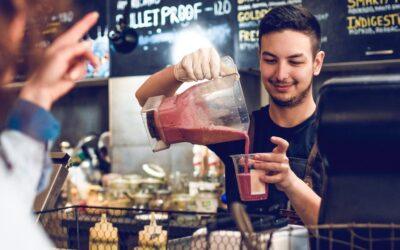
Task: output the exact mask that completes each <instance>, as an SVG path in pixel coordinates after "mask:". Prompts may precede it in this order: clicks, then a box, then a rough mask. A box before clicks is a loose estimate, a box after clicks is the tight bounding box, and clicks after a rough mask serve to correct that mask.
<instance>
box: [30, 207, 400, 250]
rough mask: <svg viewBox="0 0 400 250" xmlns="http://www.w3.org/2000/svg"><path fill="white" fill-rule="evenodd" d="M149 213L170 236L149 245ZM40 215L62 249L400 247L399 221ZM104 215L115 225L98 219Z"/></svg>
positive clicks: (82, 211) (95, 212) (138, 213)
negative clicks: (248, 223)
mask: <svg viewBox="0 0 400 250" xmlns="http://www.w3.org/2000/svg"><path fill="white" fill-rule="evenodd" d="M151 212H155V215H154V216H155V219H156V221H157V224H158V225H159V226H162V230H164V231H165V232H166V235H165V238H163V233H162V231H161V229H157V230H158V231H157V230H154V231H153V232H151V233H152V234H151V237H150V238H147V239H146V241H147V243H148V245H147V246H146V245H145V246H144V247H143V244H141V246H142V247H141V248H140V247H138V246H139V241H142V243H143V239H140V237H141V236H143V235H140V233H139V232H140V231H141V230H143V229H144V228H145V226H148V225H149V224H150V219H151V216H150V213H151ZM37 215H38V220H39V221H40V223H41V224H42V225H43V227H44V229H45V231H46V232H47V234H48V235H49V237H50V239H51V240H52V241H53V243H54V245H55V247H57V248H60V249H99V250H100V249H120V250H123V249H179V250H180V249H182V250H184V249H273V250H277V249H279V250H281V249H290V250H291V249H296V250H297V249H317V250H319V249H400V242H399V241H400V237H399V235H400V225H396V224H332V225H318V226H310V227H307V228H306V227H303V226H297V225H289V226H288V225H286V224H285V221H283V220H280V222H279V220H276V218H275V217H272V216H260V215H257V217H256V220H254V219H252V222H253V225H255V224H257V223H258V224H262V225H263V227H259V229H258V232H256V233H251V234H249V233H244V232H243V233H240V232H239V231H237V230H236V227H235V224H234V221H232V219H230V221H228V222H227V221H226V218H229V217H230V215H229V214H227V213H222V214H221V213H219V214H209V213H195V212H176V211H155V210H143V209H141V210H138V209H130V208H103V207H86V206H73V207H67V208H61V209H55V210H49V211H44V212H40V213H38V214H37ZM102 217H103V219H104V218H106V220H107V223H111V224H112V225H111V224H107V223H103V224H98V223H99V222H101V221H102ZM221 218H225V223H222V224H221V223H219V224H220V225H219V226H215V225H218V223H217V222H218V221H221ZM222 220H224V219H222ZM254 221H256V223H254ZM96 223H97V224H96ZM96 225H97V226H96ZM210 225H214V226H210ZM254 228H255V229H256V228H257V227H256V226H255V227H254ZM104 229H108V230H106V231H104ZM166 238H168V241H167V239H166Z"/></svg>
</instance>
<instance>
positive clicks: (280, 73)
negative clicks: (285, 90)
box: [275, 62, 289, 82]
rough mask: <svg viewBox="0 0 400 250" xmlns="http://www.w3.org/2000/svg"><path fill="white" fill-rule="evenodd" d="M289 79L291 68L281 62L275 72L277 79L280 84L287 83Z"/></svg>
mask: <svg viewBox="0 0 400 250" xmlns="http://www.w3.org/2000/svg"><path fill="white" fill-rule="evenodd" d="M288 78H289V67H288V65H286V64H285V63H284V62H279V63H278V64H277V67H276V70H275V79H276V80H277V81H278V82H285V81H286V80H287V79H288Z"/></svg>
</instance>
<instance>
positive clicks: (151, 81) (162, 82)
mask: <svg viewBox="0 0 400 250" xmlns="http://www.w3.org/2000/svg"><path fill="white" fill-rule="evenodd" d="M181 84H182V83H181V82H178V81H177V80H176V79H175V76H174V68H173V66H170V67H168V68H165V69H163V70H161V71H159V72H157V73H155V74H153V75H152V76H150V77H149V78H148V79H147V80H146V81H145V82H144V83H143V85H142V86H140V88H139V89H138V90H137V91H136V94H135V95H136V98H137V100H138V101H139V104H140V106H143V105H144V104H145V103H146V101H147V99H148V98H149V97H152V96H158V95H165V96H173V95H174V94H175V92H176V90H177V89H178V88H179V86H180V85H181Z"/></svg>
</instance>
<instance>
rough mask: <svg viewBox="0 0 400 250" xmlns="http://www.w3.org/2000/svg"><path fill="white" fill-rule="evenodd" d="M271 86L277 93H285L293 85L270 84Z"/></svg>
mask: <svg viewBox="0 0 400 250" xmlns="http://www.w3.org/2000/svg"><path fill="white" fill-rule="evenodd" d="M272 86H274V88H275V89H276V90H278V91H279V92H286V91H288V90H289V88H290V87H292V86H293V84H272Z"/></svg>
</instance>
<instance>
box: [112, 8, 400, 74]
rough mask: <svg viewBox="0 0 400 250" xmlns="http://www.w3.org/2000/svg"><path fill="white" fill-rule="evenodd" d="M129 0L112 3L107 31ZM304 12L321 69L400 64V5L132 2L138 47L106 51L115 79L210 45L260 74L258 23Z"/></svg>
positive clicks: (145, 71) (144, 71) (149, 71)
mask: <svg viewBox="0 0 400 250" xmlns="http://www.w3.org/2000/svg"><path fill="white" fill-rule="evenodd" d="M126 4H127V0H110V9H109V11H110V15H109V16H110V20H109V23H110V26H111V27H112V26H114V25H115V23H116V21H117V20H118V19H119V18H120V17H121V16H122V13H123V11H124V8H125V5H126ZM287 4H293V5H302V6H304V7H306V8H308V9H309V10H310V11H311V12H312V13H313V14H314V15H315V16H316V17H317V19H318V20H319V22H320V24H321V27H322V49H323V50H324V51H325V52H326V59H325V65H341V64H358V63H359V62H375V61H382V60H398V61H400V32H399V31H400V0H340V1H333V0H332V1H320V0H270V1H265V0H214V1H211V0H210V1H190V0H187V1H178V0H173V1H161V0H147V1H144V0H132V4H131V12H130V26H131V27H132V28H134V29H136V30H137V32H138V33H139V46H138V48H136V50H134V51H133V52H132V53H130V54H120V53H116V52H111V61H112V66H111V67H112V69H111V74H112V76H126V75H145V74H152V73H154V72H156V71H157V70H160V69H162V68H164V67H165V66H167V65H170V64H173V63H176V62H177V61H178V60H179V59H181V58H182V56H183V55H184V54H187V53H189V52H192V51H194V50H196V49H197V48H199V47H204V46H210V45H213V46H215V47H216V48H217V50H218V51H219V52H220V54H221V55H231V56H233V57H234V59H235V61H236V63H237V64H238V67H239V69H242V70H246V69H255V70H257V69H258V67H259V66H258V64H259V63H258V26H259V22H260V20H261V19H262V17H263V16H264V15H265V14H266V13H268V11H270V10H271V9H272V8H274V7H278V6H282V5H287Z"/></svg>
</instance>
